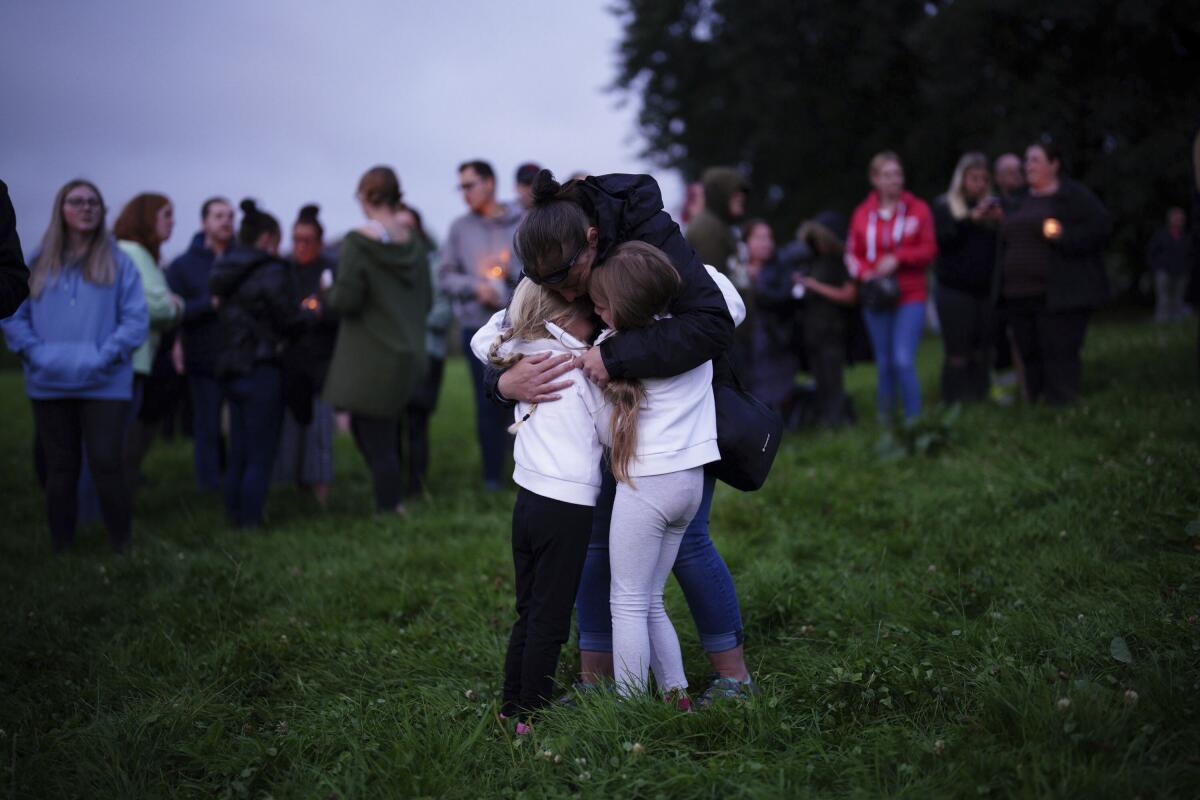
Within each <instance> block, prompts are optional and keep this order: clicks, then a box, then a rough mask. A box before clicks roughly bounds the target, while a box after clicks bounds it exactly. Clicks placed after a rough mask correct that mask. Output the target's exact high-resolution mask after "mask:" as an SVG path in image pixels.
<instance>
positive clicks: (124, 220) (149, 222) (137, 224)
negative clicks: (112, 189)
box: [113, 192, 171, 262]
mask: <svg viewBox="0 0 1200 800" xmlns="http://www.w3.org/2000/svg"><path fill="white" fill-rule="evenodd" d="M170 203H171V201H170V200H168V199H167V196H166V195H162V194H157V193H155V192H143V193H142V194H139V195H137V196H136V197H134V198H133V199H132V200H130V201H129V202H128V203H126V204H125V207H124V208H123V209H121V213H120V214H118V215H117V221H116V222H114V223H113V236H115V237H117V239H119V240H123V241H126V242H137V243H138V244H140V245H141V246H142V247H144V248H146V250H147V251H148V252H149V253H150V255H152V256H154V260H155V261H156V262H157V261H158V258H159V255H160V252H159V248H161V247H162V239H159V238H158V212H159V211H162V209H163V207H164V206H168V205H170Z"/></svg>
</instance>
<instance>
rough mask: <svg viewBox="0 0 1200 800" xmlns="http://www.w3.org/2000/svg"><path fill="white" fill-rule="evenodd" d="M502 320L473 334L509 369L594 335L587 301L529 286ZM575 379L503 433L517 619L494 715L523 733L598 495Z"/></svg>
mask: <svg viewBox="0 0 1200 800" xmlns="http://www.w3.org/2000/svg"><path fill="white" fill-rule="evenodd" d="M507 315H508V319H507V324H508V326H509V327H507V328H505V329H504V330H503V332H501V326H502V325H504V324H505V320H504V316H505V312H504V311H499V312H497V313H496V315H495V316H493V318H492V319H491V321H489V322H488V323H487V324H486V325H484V326H483V327H482V328H480V330H479V331H478V332H477V333H476V334H475V335H474V337H473V338H472V340H471V349H472V351H473V352H474V353H475V355H476V357H478V358H479V359H480V360H481V361H485V362H487V361H490V362H491V363H493V364H495V365H497V366H500V367H505V368H506V367H509V366H512V365H513V364H514V363H516V362H517V361H518V360H520V359H521V358H523V357H524V356H527V355H534V354H537V353H546V352H550V353H570V354H573V355H579V354H581V353H583V352H584V351H585V350H587V344H586V342H587V340H588V339H589V338H591V336H592V334H593V333H594V325H593V324H592V321H591V320H592V309H591V306H590V305H589V304H588V303H587V302H586V301H585V302H582V303H578V302H576V303H568V302H567V301H566V300H564V299H562V297H561V296H560V295H558V294H557V293H556V292H553V291H550V290H546V289H543V288H541V287H539V286H537V285H535V284H534V283H533V282H532V281H522V282H521V283H520V285H519V286H518V287H517V290H516V293H515V294H514V295H513V299H512V303H511V304H510V305H509V307H508V311H507ZM497 334H498V335H497ZM576 372H577V373H578V371H576ZM573 377H574V381H573V383H572V385H571V386H570V387H569V388H568V389H566V390H565V391H563V392H562V393H561V395H562V397H561V399H559V400H556V401H555V402H553V403H544V404H541V405H538V404H527V403H520V404H518V405H517V407H516V409H515V415H516V422H515V423H514V424H513V426H512V427H511V428H510V429H509V430H510V431H512V432H515V433H516V436H517V438H516V442H515V444H514V445H513V461H514V462H515V465H516V466H515V469H514V471H513V481H514V482H515V483H516V484H517V485H518V486H519V487H520V489H519V490H518V492H517V501H516V504H515V505H514V507H513V517H512V552H513V567H514V570H515V573H516V594H517V621H516V622H515V623H514V624H513V627H512V633H511V634H510V636H509V640H508V654H507V656H506V657H505V660H504V693H503V702H502V706H501V709H500V713H501V715H502V716H504V717H506V718H507V717H513V716H517V717H519V719H518V722H517V732H518V733H526V732H528V725H529V715H530V714H531V713H533V712H534V711H535V710H536V709H537V708H538V707H540V706H542V705H544V704H545V703H546V702H547V701H548V700H549V699H550V697H551V696H552V693H553V690H554V674H555V672H556V671H557V669H558V655H559V651H560V650H561V648H562V645H563V644H564V643H565V642H566V641H567V636H568V634H569V633H570V627H571V609H572V607H573V606H574V602H575V593H576V591H577V590H578V589H579V580H580V576H581V575H582V573H583V563H584V559H585V557H586V556H587V547H588V542H589V540H590V539H591V533H592V510H593V508H594V507H595V505H596V497H597V496H598V495H599V493H600V460H601V457H602V454H603V448H602V447H601V445H600V440H599V437H598V435H597V432H596V423H595V421H594V420H595V418H596V417H597V415H598V414H599V413H600V408H601V406H602V405H603V398H602V397H601V394H600V390H599V389H598V388H596V387H595V386H594V385H593V384H592V383H591V382H590V381H588V380H587V379H585V378H584V377H583V375H582V373H578V374H575V375H574V376H573Z"/></svg>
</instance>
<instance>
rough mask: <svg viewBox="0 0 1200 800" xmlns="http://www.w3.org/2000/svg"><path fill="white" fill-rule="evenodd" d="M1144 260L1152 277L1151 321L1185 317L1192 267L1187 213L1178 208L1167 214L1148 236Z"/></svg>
mask: <svg viewBox="0 0 1200 800" xmlns="http://www.w3.org/2000/svg"><path fill="white" fill-rule="evenodd" d="M1146 261H1147V263H1149V265H1150V270H1151V271H1152V272H1153V274H1154V296H1155V305H1154V319H1155V320H1156V321H1157V322H1174V321H1175V320H1178V319H1183V318H1184V316H1186V314H1187V310H1186V308H1185V306H1184V302H1183V298H1184V295H1185V294H1186V293H1187V283H1188V272H1189V271H1190V270H1191V268H1192V264H1191V241H1190V237H1189V236H1188V232H1187V214H1186V213H1184V210H1183V209H1182V208H1178V207H1176V208H1171V209H1170V210H1168V211H1167V224H1166V225H1164V226H1163V227H1161V228H1159V229H1158V230H1157V231H1155V233H1154V236H1152V237H1151V239H1150V245H1149V247H1147V248H1146Z"/></svg>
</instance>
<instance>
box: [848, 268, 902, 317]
mask: <svg viewBox="0 0 1200 800" xmlns="http://www.w3.org/2000/svg"><path fill="white" fill-rule="evenodd" d="M858 295H859V299H861V300H862V304H863V305H864V306H866V307H867V308H869V309H870V310H872V311H887V310H888V309H891V308H895V307H896V306H897V305H898V304H899V302H900V282H899V281H897V280H896V276H895V275H881V276H880V277H878V278H871V279H869V280H866V281H863V284H862V286H861V287H860V288H859V291H858Z"/></svg>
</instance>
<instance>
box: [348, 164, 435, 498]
mask: <svg viewBox="0 0 1200 800" xmlns="http://www.w3.org/2000/svg"><path fill="white" fill-rule="evenodd" d="M357 196H358V200H359V203H360V204H361V206H362V210H363V214H364V215H365V216H366V218H367V222H366V223H365V224H364V225H362V226H361V227H360V228H358V229H356V230H353V231H351V232H350V233H349V234H347V235H346V238H345V239H344V240H343V241H342V248H341V255H340V257H339V259H338V272H337V277H336V279H335V280H334V283H333V286H332V288H331V289H330V290H329V298H328V301H329V307H330V308H332V309H333V310H334V311H335V312H336V313H337V314H339V315H340V317H341V326H340V327H339V328H338V338H337V344H336V345H335V346H334V350H333V361H332V362H331V364H330V366H329V376H328V377H327V378H326V380H325V400H326V402H328V403H329V404H330V405H332V406H334V407H336V408H341V409H344V410H346V411H349V412H350V414H351V417H350V419H351V422H350V428H351V431H352V432H353V434H354V441H355V443H356V444H357V445H358V449H359V452H361V453H362V454H363V458H364V459H365V460H366V462H367V466H368V468H369V469H370V470H371V480H372V483H373V485H374V490H375V507H376V509H377V510H378V511H382V512H398V513H403V512H404V506H403V504H402V503H401V494H400V460H399V458H398V456H397V453H396V426H397V424H398V420H399V418H400V415H401V414H402V413H404V408H405V405H406V404H407V403H408V400H409V396H410V395H411V394H412V391H413V389H414V388H415V387H416V385H417V383H418V382H419V381H420V380H421V379H422V377H423V376H424V374H425V359H426V356H425V319H426V316H427V315H428V313H429V308H430V306H431V304H432V302H433V297H432V289H431V285H430V279H429V265H428V256H427V253H426V247H425V244H424V242H423V241H422V240H421V237H419V236H416V235H414V234H413V232H412V230H411V228H410V227H409V225H408V222H407V215H406V214H405V213H404V210H403V206H402V205H401V203H400V197H401V195H400V181H399V179H398V178H397V177H396V173H395V172H394V171H393V170H392V169H391V168H390V167H373V168H372V169H369V170H367V172H366V173H365V174H364V175H363V176H362V179H361V180H360V181H359V183H358V194H357Z"/></svg>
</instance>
